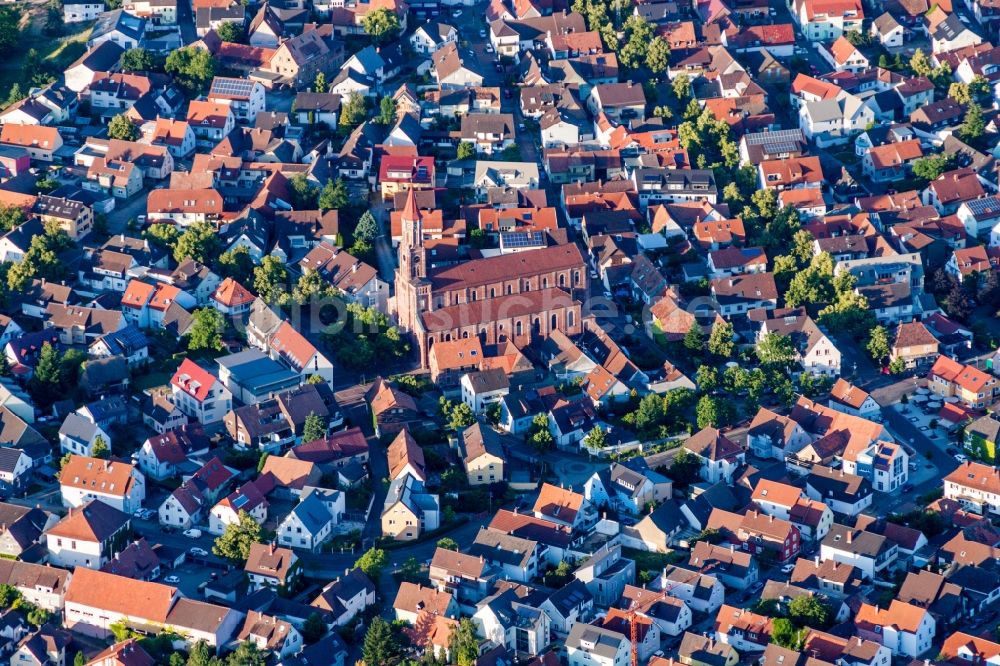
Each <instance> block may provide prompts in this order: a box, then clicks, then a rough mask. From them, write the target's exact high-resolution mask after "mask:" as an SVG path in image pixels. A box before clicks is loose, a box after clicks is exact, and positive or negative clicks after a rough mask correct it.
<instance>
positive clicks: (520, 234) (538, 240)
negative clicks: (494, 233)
mask: <svg viewBox="0 0 1000 666" xmlns="http://www.w3.org/2000/svg"><path fill="white" fill-rule="evenodd" d="M500 243H501V245H503V246H504V247H509V248H517V247H533V246H535V245H544V244H545V243H544V240H543V237H542V232H540V231H510V232H505V233H501V234H500Z"/></svg>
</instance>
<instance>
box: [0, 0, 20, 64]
mask: <svg viewBox="0 0 1000 666" xmlns="http://www.w3.org/2000/svg"><path fill="white" fill-rule="evenodd" d="M20 26H21V9H20V7H18V6H17V5H13V4H11V5H2V6H0V53H9V52H10V51H11V49H12V47H14V46H15V45H16V44H17V43H18V42H19V41H20V39H21V27H20Z"/></svg>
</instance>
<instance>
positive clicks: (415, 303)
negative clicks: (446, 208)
mask: <svg viewBox="0 0 1000 666" xmlns="http://www.w3.org/2000/svg"><path fill="white" fill-rule="evenodd" d="M400 222H401V223H402V239H401V240H400V242H399V270H398V271H396V317H397V318H398V319H399V325H400V327H401V328H402V329H403V330H404V331H408V332H411V333H413V332H415V331H417V330H418V329H419V328H420V313H421V312H423V311H425V310H428V309H430V305H431V304H430V300H431V284H430V281H429V280H428V279H427V250H426V248H424V230H423V216H422V215H421V213H420V209H419V208H418V207H417V198H416V195H415V194H414V192H413V190H412V189H411V190H410V191H409V193H408V194H407V196H406V204H405V205H404V206H403V210H402V214H401V215H400Z"/></svg>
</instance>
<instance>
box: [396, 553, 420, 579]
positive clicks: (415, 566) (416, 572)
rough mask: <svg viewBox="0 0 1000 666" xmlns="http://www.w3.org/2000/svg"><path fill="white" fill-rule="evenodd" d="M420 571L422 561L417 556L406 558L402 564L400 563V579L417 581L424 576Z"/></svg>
mask: <svg viewBox="0 0 1000 666" xmlns="http://www.w3.org/2000/svg"><path fill="white" fill-rule="evenodd" d="M422 577H423V576H422V574H421V572H420V562H418V561H417V558H415V557H413V556H412V555H411V556H410V557H408V558H406V559H405V560H404V561H403V563H402V564H401V565H399V578H400V580H405V581H407V582H410V583H417V582H419V581H420V579H421V578H422Z"/></svg>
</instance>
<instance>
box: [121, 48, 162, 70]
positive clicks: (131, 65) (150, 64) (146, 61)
mask: <svg viewBox="0 0 1000 666" xmlns="http://www.w3.org/2000/svg"><path fill="white" fill-rule="evenodd" d="M118 64H119V66H120V67H121V68H122V70H124V71H126V72H149V71H152V70H153V68H154V67H155V66H156V61H155V60H154V59H153V54H152V53H150V52H149V51H147V50H146V49H129V50H128V51H126V52H125V53H123V54H122V57H121V60H120V61H119V62H118Z"/></svg>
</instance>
